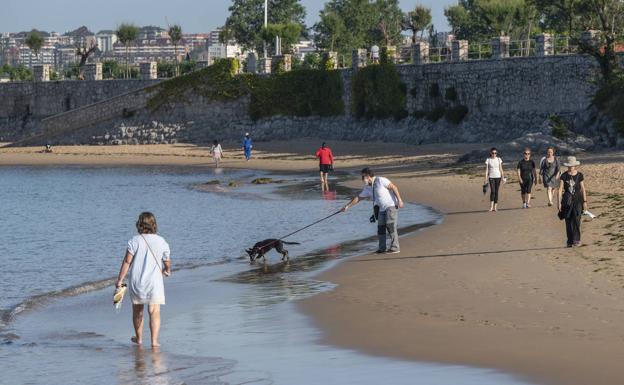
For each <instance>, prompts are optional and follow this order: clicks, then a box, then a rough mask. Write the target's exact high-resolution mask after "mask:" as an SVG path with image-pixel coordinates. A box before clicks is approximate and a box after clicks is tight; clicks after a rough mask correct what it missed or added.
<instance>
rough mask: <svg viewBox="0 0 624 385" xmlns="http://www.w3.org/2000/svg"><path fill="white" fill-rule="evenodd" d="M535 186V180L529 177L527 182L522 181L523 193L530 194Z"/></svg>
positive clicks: (521, 188)
mask: <svg viewBox="0 0 624 385" xmlns="http://www.w3.org/2000/svg"><path fill="white" fill-rule="evenodd" d="M532 188H533V180H531V179H529V180H528V181H526V182H523V183H520V190H521V191H522V194H530V193H531V189H532Z"/></svg>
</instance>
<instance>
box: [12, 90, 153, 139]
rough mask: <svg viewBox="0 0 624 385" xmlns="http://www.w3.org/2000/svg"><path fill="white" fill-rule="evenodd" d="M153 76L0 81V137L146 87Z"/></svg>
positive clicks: (27, 130) (16, 133)
mask: <svg viewBox="0 0 624 385" xmlns="http://www.w3.org/2000/svg"><path fill="white" fill-rule="evenodd" d="M157 82H158V81H154V80H149V81H145V80H97V81H96V80H92V81H89V80H86V81H78V80H76V81H54V82H14V83H0V141H3V140H4V141H6V140H13V139H14V138H15V137H19V136H20V135H22V134H25V133H28V132H30V131H33V130H36V129H37V127H38V123H39V121H40V120H41V119H43V118H46V117H49V116H53V115H57V114H60V113H63V112H66V111H70V110H73V109H76V108H78V107H82V106H85V105H89V104H92V103H96V102H100V101H103V100H107V99H110V98H112V97H114V96H116V95H120V94H123V93H127V92H129V91H132V90H137V89H141V88H145V87H146V86H149V85H152V84H155V83H157Z"/></svg>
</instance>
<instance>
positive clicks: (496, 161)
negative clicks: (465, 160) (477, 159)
mask: <svg viewBox="0 0 624 385" xmlns="http://www.w3.org/2000/svg"><path fill="white" fill-rule="evenodd" d="M504 177H505V173H504V172H503V160H502V159H501V158H499V157H498V150H497V149H496V148H495V147H492V148H491V149H490V157H489V158H487V159H486V160H485V182H484V185H486V184H488V183H489V185H490V211H497V210H498V190H499V189H500V185H501V180H503V178H504Z"/></svg>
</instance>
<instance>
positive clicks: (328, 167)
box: [319, 164, 333, 174]
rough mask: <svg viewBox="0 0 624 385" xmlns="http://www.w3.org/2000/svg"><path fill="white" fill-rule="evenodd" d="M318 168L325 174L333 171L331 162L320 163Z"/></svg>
mask: <svg viewBox="0 0 624 385" xmlns="http://www.w3.org/2000/svg"><path fill="white" fill-rule="evenodd" d="M319 170H320V171H321V172H322V173H325V174H327V173H329V172H330V171H333V170H332V166H331V164H321V165H320V166H319Z"/></svg>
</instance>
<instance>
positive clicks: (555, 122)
mask: <svg viewBox="0 0 624 385" xmlns="http://www.w3.org/2000/svg"><path fill="white" fill-rule="evenodd" d="M548 120H550V126H551V127H552V132H551V135H552V136H554V137H555V138H557V139H562V140H563V139H565V138H567V137H568V128H569V126H570V125H569V123H568V122H567V121H565V120H564V119H563V118H562V117H560V116H559V115H555V114H553V115H550V116H549V117H548Z"/></svg>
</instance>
